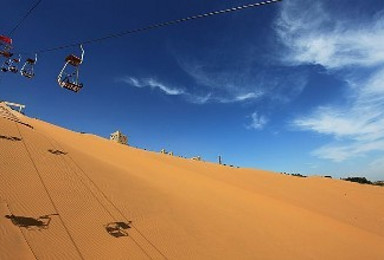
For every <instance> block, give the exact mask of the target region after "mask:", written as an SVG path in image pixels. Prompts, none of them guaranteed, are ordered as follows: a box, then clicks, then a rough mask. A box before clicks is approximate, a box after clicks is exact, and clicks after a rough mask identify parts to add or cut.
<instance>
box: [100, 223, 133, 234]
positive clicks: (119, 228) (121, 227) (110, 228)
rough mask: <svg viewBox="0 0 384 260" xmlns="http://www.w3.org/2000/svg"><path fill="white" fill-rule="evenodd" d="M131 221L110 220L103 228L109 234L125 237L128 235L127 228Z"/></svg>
mask: <svg viewBox="0 0 384 260" xmlns="http://www.w3.org/2000/svg"><path fill="white" fill-rule="evenodd" d="M131 223H132V221H129V222H128V223H127V222H111V223H108V224H107V225H105V226H104V227H105V230H106V231H107V232H108V234H110V235H111V236H114V237H116V238H118V237H126V236H128V233H127V230H128V229H129V228H131V227H130V226H129V225H130V224H131Z"/></svg>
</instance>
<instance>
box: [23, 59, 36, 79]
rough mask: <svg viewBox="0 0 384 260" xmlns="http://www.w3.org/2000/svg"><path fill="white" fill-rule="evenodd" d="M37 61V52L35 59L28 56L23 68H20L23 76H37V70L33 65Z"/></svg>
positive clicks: (29, 77)
mask: <svg viewBox="0 0 384 260" xmlns="http://www.w3.org/2000/svg"><path fill="white" fill-rule="evenodd" d="M36 62H37V54H35V58H34V59H32V58H28V59H27V60H26V61H25V63H24V65H23V67H21V69H20V74H21V76H24V77H26V78H28V79H31V78H33V77H34V76H35V72H34V70H33V67H34V65H35V64H36Z"/></svg>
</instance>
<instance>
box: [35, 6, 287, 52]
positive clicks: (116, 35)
mask: <svg viewBox="0 0 384 260" xmlns="http://www.w3.org/2000/svg"><path fill="white" fill-rule="evenodd" d="M281 1H282V0H268V1H262V2H257V3H251V4H245V5H241V6H236V7H232V8H227V9H222V10H217V11H212V12H208V13H203V14H197V15H192V16H188V17H185V18H180V19H176V20H170V21H166V22H160V23H155V24H152V25H147V26H144V27H139V28H136V29H130V30H127V31H122V32H118V33H114V34H109V35H106V36H103V37H100V38H95V39H89V40H85V41H82V42H76V43H69V44H67V45H62V46H57V47H53V48H48V49H42V50H38V51H33V52H31V53H44V52H51V51H58V50H61V49H66V48H70V47H74V46H79V45H86V44H91V43H95V42H101V41H105V40H109V39H113V38H120V37H123V36H125V35H128V34H133V33H139V32H145V31H149V30H153V29H158V28H162V27H166V26H170V25H176V24H180V23H184V22H189V21H192V20H198V19H203V18H207V17H211V16H214V15H219V14H226V13H232V12H237V11H242V10H245V9H250V8H254V7H260V6H264V5H269V4H274V3H278V2H281Z"/></svg>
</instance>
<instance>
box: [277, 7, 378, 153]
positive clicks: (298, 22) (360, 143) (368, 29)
mask: <svg viewBox="0 0 384 260" xmlns="http://www.w3.org/2000/svg"><path fill="white" fill-rule="evenodd" d="M324 2H326V1H317V2H315V3H314V2H313V1H304V0H292V1H289V2H285V5H284V6H283V8H282V10H281V13H280V16H279V18H278V20H277V22H276V32H277V34H278V36H279V37H280V39H281V41H282V42H283V43H284V44H285V45H286V47H287V49H288V50H289V52H288V53H287V55H286V57H288V58H284V61H285V62H287V63H291V64H292V65H302V64H316V65H321V66H323V67H324V68H326V69H327V70H328V72H329V73H331V74H334V75H337V77H341V78H342V79H343V80H344V81H345V82H347V83H348V84H349V87H350V88H349V92H348V93H347V94H346V95H347V96H346V98H347V100H348V102H346V104H342V105H339V106H335V105H327V104H325V105H323V106H321V107H318V108H316V109H315V110H314V111H313V112H312V113H310V114H308V115H304V116H301V117H299V118H296V119H295V120H294V121H293V125H294V126H295V127H297V128H298V129H301V130H308V131H313V132H316V133H319V134H324V135H328V136H332V137H334V138H335V139H334V142H332V143H330V144H327V145H325V146H323V147H320V148H318V149H316V150H315V151H313V154H314V155H316V156H318V157H321V158H325V159H331V160H334V161H343V160H346V159H349V158H352V157H356V156H363V155H366V154H368V153H370V152H374V151H376V152H377V151H384V69H383V64H384V45H383V44H378V43H379V42H384V19H383V17H381V18H380V19H378V20H377V19H373V21H371V22H365V23H364V24H356V23H355V22H354V19H351V20H346V19H344V20H340V19H338V17H335V16H332V14H331V12H330V11H329V10H327V9H326V8H325V5H323V4H322V3H324ZM359 70H364V73H361V72H359ZM357 72H359V77H355V76H353V74H354V73H357Z"/></svg>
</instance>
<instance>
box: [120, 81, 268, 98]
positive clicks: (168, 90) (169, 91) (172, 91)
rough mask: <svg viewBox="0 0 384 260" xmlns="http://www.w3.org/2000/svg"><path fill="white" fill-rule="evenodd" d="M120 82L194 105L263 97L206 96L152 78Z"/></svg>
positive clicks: (255, 95) (244, 95)
mask: <svg viewBox="0 0 384 260" xmlns="http://www.w3.org/2000/svg"><path fill="white" fill-rule="evenodd" d="M118 81H120V82H124V83H127V84H128V85H130V86H133V87H137V88H145V87H148V88H151V89H159V90H160V91H162V92H163V93H165V94H166V95H171V96H183V97H184V98H185V99H186V100H187V101H189V102H191V103H194V104H206V103H223V104H226V103H236V102H246V101H250V100H255V99H258V98H260V97H261V96H262V93H261V92H258V93H257V92H248V93H241V92H240V93H238V94H237V95H233V96H229V95H227V96H224V95H222V93H221V95H220V93H216V94H213V93H207V94H205V95H199V94H195V93H191V92H188V91H186V90H184V89H181V88H174V87H170V86H168V85H166V84H164V83H161V82H159V81H158V80H155V79H152V78H142V79H139V78H136V77H131V76H129V77H128V76H127V77H122V78H119V79H118Z"/></svg>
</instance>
